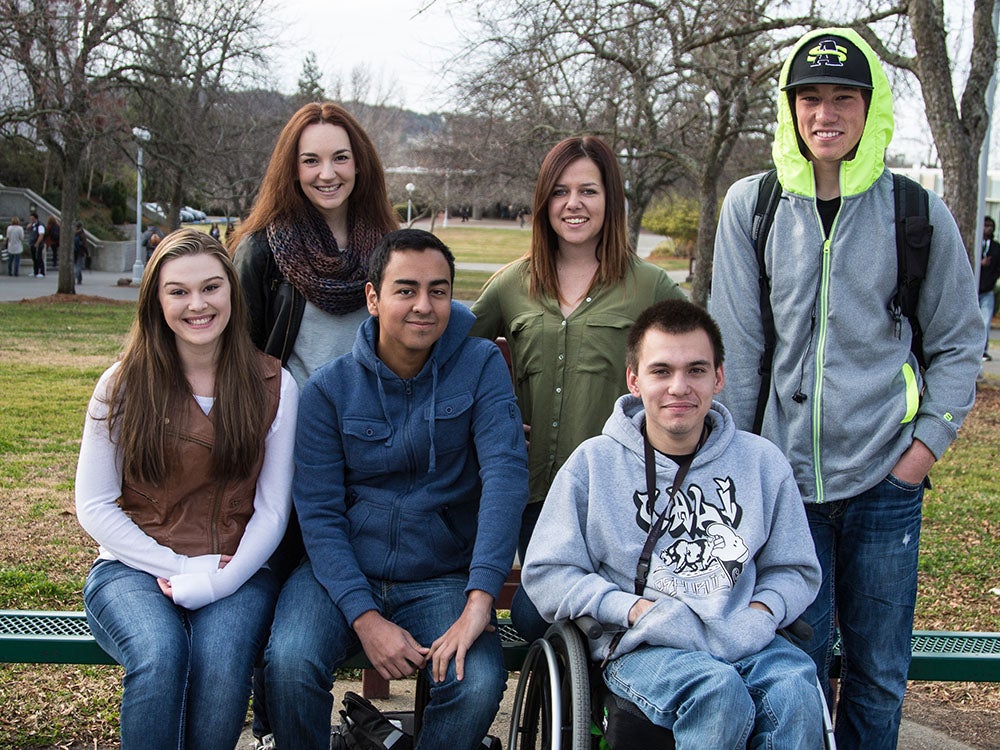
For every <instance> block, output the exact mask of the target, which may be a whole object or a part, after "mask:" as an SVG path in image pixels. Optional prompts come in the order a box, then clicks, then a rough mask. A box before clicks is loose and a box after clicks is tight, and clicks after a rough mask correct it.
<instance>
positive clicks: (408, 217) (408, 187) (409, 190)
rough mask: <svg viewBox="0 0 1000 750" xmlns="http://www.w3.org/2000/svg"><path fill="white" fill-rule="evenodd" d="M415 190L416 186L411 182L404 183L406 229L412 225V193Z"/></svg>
mask: <svg viewBox="0 0 1000 750" xmlns="http://www.w3.org/2000/svg"><path fill="white" fill-rule="evenodd" d="M416 189H417V186H416V185H414V184H413V183H412V182H408V183H406V226H407V228H409V227H410V225H411V224H412V223H413V191H414V190H416Z"/></svg>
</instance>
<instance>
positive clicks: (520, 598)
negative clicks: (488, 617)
mask: <svg viewBox="0 0 1000 750" xmlns="http://www.w3.org/2000/svg"><path fill="white" fill-rule="evenodd" d="M541 512H542V504H541V503H528V505H526V506H525V508H524V513H523V514H522V515H521V529H520V531H519V532H518V538H517V556H518V559H520V561H521V567H524V554H525V552H526V551H527V549H528V542H530V541H531V535H532V534H533V533H534V531H535V526H536V525H537V524H538V516H539V514H540V513H541ZM510 621H511V624H512V625H513V626H514V627H515V628H517V632H518V633H520V634H521V637H522V638H524V640H526V641H527V642H528V643H531V642H532V641H535V640H538V639H539V638H541V637H542V636H544V635H545V631H546V630H548V628H549V623H548V622H547V621H546V620H545V619H543V618H542V616H541V615H540V614H539V613H538V609H537V607H535V605H534V602H532V601H531V599H530V598H528V595H527V593H525V591H524V587H523V586H518V587H517V591H515V592H514V600H513V601H512V602H511V605H510Z"/></svg>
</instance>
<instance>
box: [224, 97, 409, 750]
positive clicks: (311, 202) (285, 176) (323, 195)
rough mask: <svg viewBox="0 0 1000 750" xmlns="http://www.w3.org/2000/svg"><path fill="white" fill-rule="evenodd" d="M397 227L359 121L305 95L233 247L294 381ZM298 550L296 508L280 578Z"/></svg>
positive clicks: (261, 710) (265, 342) (357, 299)
mask: <svg viewBox="0 0 1000 750" xmlns="http://www.w3.org/2000/svg"><path fill="white" fill-rule="evenodd" d="M398 225H399V222H398V220H397V218H396V215H395V213H394V212H393V209H392V204H391V203H390V201H389V194H388V191H387V190H386V185H385V172H384V170H383V168H382V161H381V160H380V159H379V156H378V153H377V152H376V150H375V145H374V144H373V143H372V140H371V138H369V137H368V134H367V133H366V132H365V130H364V128H362V127H361V125H360V123H358V121H357V120H356V119H355V118H354V117H352V116H351V115H350V113H348V112H347V110H345V109H344V108H343V107H341V106H340V105H339V104H334V103H332V102H323V103H317V102H312V103H310V104H306V105H304V106H303V107H301V108H300V109H299V110H298V111H297V112H296V113H295V114H294V115H292V117H291V119H290V120H289V121H288V123H287V124H286V125H285V127H284V128H283V129H282V131H281V133H280V135H279V136H278V141H277V143H276V144H275V146H274V151H273V152H272V154H271V161H270V163H269V164H268V166H267V171H266V172H265V174H264V180H263V181H262V182H261V186H260V191H259V192H258V194H257V200H256V202H255V203H254V207H253V210H252V211H251V212H250V215H249V216H248V217H247V219H246V221H244V222H243V223H242V224H241V225H240V227H239V229H238V230H237V231H236V233H235V235H233V237H232V238H231V239H230V246H231V247H233V248H235V249H234V250H233V262H234V263H235V264H236V268H237V270H238V272H239V276H240V282H241V284H242V287H243V292H244V294H245V295H246V300H247V306H248V307H249V309H250V336H251V338H252V339H253V342H254V343H255V344H256V345H257V346H258V347H259V348H260V349H261V350H262V351H264V352H267V353H268V354H270V355H272V356H274V357H277V358H278V359H280V360H281V362H282V364H283V365H285V366H287V367H288V369H289V371H290V372H291V373H292V376H293V377H294V378H295V381H296V382H297V383H298V385H299V387H300V388H301V387H302V386H304V385H305V383H306V381H307V380H308V379H309V376H310V375H312V373H313V371H314V370H315V369H316V368H318V367H320V366H321V365H323V364H326V363H327V362H329V361H330V360H332V359H336V358H337V357H339V356H340V355H341V354H346V353H347V352H349V351H350V350H351V347H352V346H353V345H354V338H355V334H356V333H357V330H358V326H360V325H361V323H363V322H364V321H365V320H366V319H367V318H368V308H367V307H366V303H365V294H364V287H365V282H366V280H367V278H366V277H367V273H368V259H369V257H370V255H371V252H372V250H374V249H375V246H376V245H377V244H378V242H379V240H381V239H382V236H383V235H385V234H387V233H388V232H391V231H393V230H394V229H397V228H398ZM304 554H305V548H304V546H303V545H302V535H301V533H300V531H299V527H298V520H297V518H296V517H295V514H294V512H293V514H292V518H291V521H290V522H289V525H288V533H287V534H286V537H285V539H284V540H283V541H282V543H281V546H280V548H279V550H278V552H277V554H276V555H275V556H274V559H272V561H271V566H272V568H273V569H274V570H275V571H276V572H277V573H278V574H279V576H280V577H281V578H282V579H284V578H285V577H286V576H287V575H288V574H289V573H291V571H292V570H293V569H294V568H295V566H296V565H298V563H299V561H300V559H301V558H302V556H303V555H304ZM264 689H265V688H264V684H263V677H262V675H261V672H260V670H257V671H256V672H255V675H254V701H253V705H254V728H253V733H254V735H255V736H256V737H257V739H258V743H257V744H258V745H259V746H261V747H266V746H267V744H266V743H267V742H268V741H269V740H268V739H267V737H268V735H269V734H270V727H269V724H268V720H267V716H266V711H265V704H266V699H265V697H264Z"/></svg>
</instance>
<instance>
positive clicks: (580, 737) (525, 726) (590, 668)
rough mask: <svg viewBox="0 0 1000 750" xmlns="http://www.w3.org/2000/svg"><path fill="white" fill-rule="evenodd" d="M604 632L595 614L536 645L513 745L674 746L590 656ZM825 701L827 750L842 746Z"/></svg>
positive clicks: (524, 677) (596, 749) (525, 748)
mask: <svg viewBox="0 0 1000 750" xmlns="http://www.w3.org/2000/svg"><path fill="white" fill-rule="evenodd" d="M602 633H603V628H602V626H601V624H600V623H598V622H597V621H595V620H593V619H591V618H582V619H581V620H576V621H573V622H570V621H567V620H563V621H560V622H556V623H554V624H553V625H552V626H551V627H550V628H549V629H548V631H547V632H546V633H545V637H544V638H539V639H538V640H537V641H535V642H534V643H532V644H531V646H530V647H529V649H528V653H527V655H526V657H525V660H524V666H523V667H522V670H521V679H520V680H519V681H518V685H517V691H516V692H515V694H514V707H513V710H512V712H511V722H510V735H509V737H508V743H507V747H508V750H542V749H543V748H544V749H545V750H632V749H633V748H657V749H658V750H659V749H661V748H662V749H663V750H673V748H674V747H675V745H674V738H673V734H672V733H671V732H670V731H668V730H666V729H664V728H662V727H659V726H657V725H656V724H653V723H652V722H651V721H650V720H649V719H647V718H646V716H645V714H643V713H642V712H641V711H640V710H639V708H638V707H636V706H635V705H634V704H633V703H631V702H629V701H626V700H624V699H622V698H620V697H619V696H617V695H615V694H614V693H612V692H611V691H610V690H608V689H607V687H606V686H605V684H604V680H603V678H602V677H601V668H600V665H599V664H597V663H594V662H592V661H591V660H590V653H589V650H588V648H587V644H586V642H585V638H590V639H596V638H599V637H600V636H601V635H602ZM816 690H817V691H819V694H820V699H821V701H822V705H823V730H824V731H823V735H824V748H825V750H836V742H835V741H834V738H833V722H832V721H831V719H830V712H829V710H828V709H827V706H826V701H825V700H824V699H823V690H822V688H821V687H820V684H819V681H818V680H817V682H816Z"/></svg>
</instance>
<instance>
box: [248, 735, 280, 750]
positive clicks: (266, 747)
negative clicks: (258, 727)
mask: <svg viewBox="0 0 1000 750" xmlns="http://www.w3.org/2000/svg"><path fill="white" fill-rule="evenodd" d="M277 747H278V746H277V745H275V744H274V735H273V734H265V735H264V736H263V737H254V738H253V750H276V749H277Z"/></svg>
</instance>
